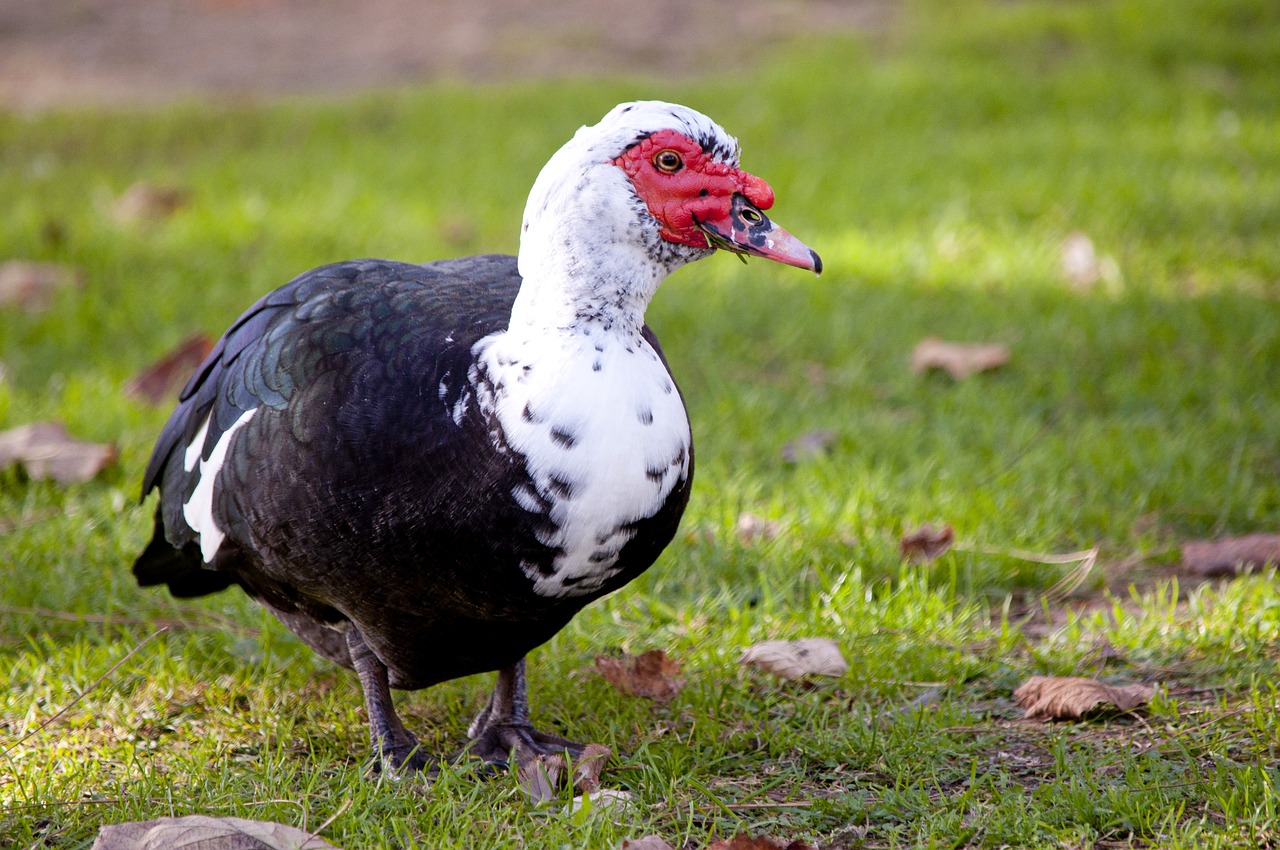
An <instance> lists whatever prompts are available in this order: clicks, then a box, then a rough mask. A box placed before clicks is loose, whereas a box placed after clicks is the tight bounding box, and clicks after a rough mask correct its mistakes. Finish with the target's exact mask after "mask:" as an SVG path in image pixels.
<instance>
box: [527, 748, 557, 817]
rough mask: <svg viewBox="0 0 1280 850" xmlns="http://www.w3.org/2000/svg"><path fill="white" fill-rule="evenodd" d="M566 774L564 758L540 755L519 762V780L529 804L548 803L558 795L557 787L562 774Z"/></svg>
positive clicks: (554, 754) (553, 755)
mask: <svg viewBox="0 0 1280 850" xmlns="http://www.w3.org/2000/svg"><path fill="white" fill-rule="evenodd" d="M563 772H564V756H562V755H560V754H559V753H553V754H552V755H542V754H538V755H535V756H532V757H531V758H525V759H520V760H519V767H518V770H517V779H518V781H519V782H520V787H521V788H522V789H524V792H525V794H527V795H529V802H531V803H534V804H535V805H536V804H538V803H543V802H546V801H547V800H550V799H552V798H553V797H555V795H556V785H558V784H559V783H560V774H561V773H563Z"/></svg>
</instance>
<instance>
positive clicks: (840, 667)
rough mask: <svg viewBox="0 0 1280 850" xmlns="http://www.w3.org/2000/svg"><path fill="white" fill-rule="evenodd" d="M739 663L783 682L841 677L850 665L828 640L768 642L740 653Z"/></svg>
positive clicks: (836, 646) (809, 639)
mask: <svg viewBox="0 0 1280 850" xmlns="http://www.w3.org/2000/svg"><path fill="white" fill-rule="evenodd" d="M738 662H739V663H740V664H749V665H751V666H753V667H759V668H760V669H761V670H767V671H768V672H770V673H773V674H774V675H775V676H781V677H782V678H784V679H800V678H803V677H805V676H810V675H814V676H843V675H844V674H845V673H847V672H849V663H848V662H847V661H845V660H844V656H843V655H841V654H840V645H839V644H837V643H836V642H835V641H834V640H832V639H831V638H801V639H800V640H767V641H764V642H763V643H757V644H755V645H754V646H749V647H747V648H746V649H745V650H743V652H742V655H741V656H740V657H739V658H738Z"/></svg>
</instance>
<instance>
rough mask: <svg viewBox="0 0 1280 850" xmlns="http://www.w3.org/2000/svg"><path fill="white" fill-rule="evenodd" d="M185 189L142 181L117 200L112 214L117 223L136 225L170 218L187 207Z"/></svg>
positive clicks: (126, 190) (125, 191)
mask: <svg viewBox="0 0 1280 850" xmlns="http://www.w3.org/2000/svg"><path fill="white" fill-rule="evenodd" d="M187 201H188V195H187V192H186V190H185V189H180V188H178V187H177V186H164V185H161V184H158V183H148V182H146V181H140V182H138V183H134V184H133V185H132V186H130V187H129V188H128V189H125V190H124V194H122V195H121V196H120V197H119V198H117V199H116V203H115V206H113V207H112V208H111V214H112V216H114V218H115V220H116V221H120V222H125V223H134V222H140V221H155V220H158V219H162V218H168V217H169V216H171V215H173V214H174V213H175V212H177V211H178V210H180V209H182V207H184V206H186V205H187Z"/></svg>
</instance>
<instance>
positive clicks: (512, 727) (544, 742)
mask: <svg viewBox="0 0 1280 850" xmlns="http://www.w3.org/2000/svg"><path fill="white" fill-rule="evenodd" d="M467 737H468V738H470V739H471V743H469V744H468V745H467V746H466V747H465V748H464V749H463V752H462V755H464V756H465V755H470V756H473V757H475V758H479V759H481V760H482V761H484V762H485V763H487V764H490V765H493V766H494V767H499V768H504V767H508V766H509V764H510V762H511V761H512V760H513V759H514V761H515V763H516V764H523V763H524V762H526V761H528V760H529V759H532V758H534V757H535V756H539V755H551V754H552V753H566V752H567V753H568V754H569V755H570V756H572V757H573V758H577V757H578V756H580V755H582V745H581V744H575V743H574V742H573V741H570V740H568V739H566V738H561V737H560V736H559V735H553V734H551V733H549V732H539V731H538V730H537V729H535V728H533V724H532V723H531V722H530V721H529V686H528V684H527V683H526V682H525V677H524V659H523V658H521V659H520V660H519V661H517V662H516V663H515V664H512V665H511V666H510V667H506V668H503V669H502V670H499V671H498V682H497V684H496V685H494V688H493V693H492V694H491V695H490V696H489V702H488V703H487V704H486V705H485V707H484V708H483V709H481V710H480V713H479V714H477V715H476V719H475V720H473V721H471V726H470V727H469V728H468V729H467ZM513 754H514V755H513Z"/></svg>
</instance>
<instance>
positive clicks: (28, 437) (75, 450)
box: [0, 422, 116, 484]
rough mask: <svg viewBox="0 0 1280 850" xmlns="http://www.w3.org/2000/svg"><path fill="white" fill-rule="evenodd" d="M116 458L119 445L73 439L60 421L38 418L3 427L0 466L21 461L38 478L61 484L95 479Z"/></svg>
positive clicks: (0, 441)
mask: <svg viewBox="0 0 1280 850" xmlns="http://www.w3.org/2000/svg"><path fill="white" fill-rule="evenodd" d="M115 459H116V447H115V446H113V445H110V444H108V443H86V442H81V441H79V440H76V439H73V438H72V437H71V435H70V434H68V433H67V429H66V427H65V426H64V425H63V424H62V423H61V422H35V423H32V424H30V425H20V426H19V427H17V428H11V429H9V430H8V431H0V469H4V468H6V467H8V466H11V465H13V464H15V463H17V464H21V465H22V467H23V469H25V470H26V471H27V475H29V476H31V477H32V478H35V479H43V478H52V479H53V480H54V481H57V482H58V483H59V484H75V483H78V482H81V481H88V480H90V479H92V478H93V477H94V476H95V475H97V474H98V473H99V472H101V471H102V470H104V469H106V468H107V467H108V466H110V465H111V464H112V463H113V462H115Z"/></svg>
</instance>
